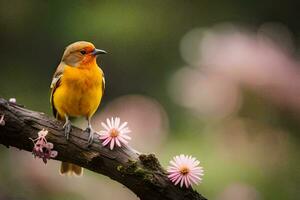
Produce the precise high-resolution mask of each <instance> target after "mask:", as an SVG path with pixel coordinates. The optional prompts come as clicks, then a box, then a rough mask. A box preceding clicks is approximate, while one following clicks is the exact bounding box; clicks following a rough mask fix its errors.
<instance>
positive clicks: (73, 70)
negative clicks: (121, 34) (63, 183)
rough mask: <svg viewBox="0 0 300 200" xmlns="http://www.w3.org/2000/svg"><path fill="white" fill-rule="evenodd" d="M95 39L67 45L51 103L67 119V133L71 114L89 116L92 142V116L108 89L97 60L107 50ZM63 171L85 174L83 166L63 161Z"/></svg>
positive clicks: (61, 116) (61, 171) (62, 118)
mask: <svg viewBox="0 0 300 200" xmlns="http://www.w3.org/2000/svg"><path fill="white" fill-rule="evenodd" d="M106 53H107V52H106V51H104V50H100V49H97V48H95V46H94V45H93V44H92V43H91V42H86V41H78V42H74V43H72V44H70V45H68V46H67V47H66V48H65V51H64V53H63V56H62V59H61V61H60V63H59V65H58V67H57V69H56V71H55V73H54V75H53V78H52V82H51V86H50V90H51V94H50V104H51V107H52V111H53V115H54V117H55V118H56V119H58V120H61V121H64V125H63V128H64V134H65V137H66V139H67V140H69V138H70V132H71V129H72V124H71V121H70V119H69V118H70V117H85V119H86V120H87V128H86V129H85V132H87V133H88V134H89V137H88V146H90V145H91V144H92V143H93V135H94V130H93V128H92V125H91V118H92V116H93V115H94V114H95V112H96V111H97V109H98V107H99V105H100V102H101V99H102V96H103V94H104V90H105V78H104V73H103V71H102V69H101V68H100V67H99V66H98V64H97V60H96V59H97V57H98V56H99V55H100V54H106ZM60 173H61V174H62V175H64V174H71V175H78V176H80V175H82V173H83V170H82V168H81V167H80V166H77V165H75V164H71V163H67V162H62V163H61V167H60Z"/></svg>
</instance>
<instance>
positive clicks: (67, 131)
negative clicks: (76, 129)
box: [63, 121, 72, 140]
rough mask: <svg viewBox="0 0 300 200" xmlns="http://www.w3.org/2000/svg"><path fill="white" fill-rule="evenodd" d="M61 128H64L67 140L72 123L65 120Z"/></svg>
mask: <svg viewBox="0 0 300 200" xmlns="http://www.w3.org/2000/svg"><path fill="white" fill-rule="evenodd" d="M63 128H64V129H65V137H66V138H67V140H69V137H70V132H71V130H72V124H71V122H69V121H67V122H66V123H65V124H64V126H63Z"/></svg>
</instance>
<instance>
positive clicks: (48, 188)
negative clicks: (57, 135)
mask: <svg viewBox="0 0 300 200" xmlns="http://www.w3.org/2000/svg"><path fill="white" fill-rule="evenodd" d="M292 2H293V1H258V0H254V1H246V0H240V1H237V0H230V1H207V0H199V1H171V0H165V1H92V0H89V1H37V0H36V1H33V0H29V1H23V0H10V1H3V0H1V1H0V27H1V30H0V41H1V48H0V58H1V59H0V60H1V65H0V96H1V97H4V98H7V99H8V98H11V97H15V98H16V99H17V102H18V103H20V104H23V105H26V107H28V108H30V109H34V110H38V111H42V112H45V113H48V114H51V109H50V105H49V85H50V82H51V79H52V74H53V73H54V71H55V69H56V66H57V64H58V63H59V61H60V58H61V56H62V53H63V50H64V48H65V47H66V46H67V45H68V44H70V43H72V42H74V41H78V40H86V41H90V42H93V43H94V44H95V46H97V47H98V48H100V49H104V50H106V51H107V52H109V54H107V55H104V56H101V57H100V58H99V59H98V63H100V65H101V67H102V69H103V71H104V73H105V76H106V91H105V96H104V99H103V101H102V103H101V107H100V108H99V110H98V113H97V116H96V117H95V118H94V121H93V124H94V126H95V127H97V130H99V129H101V127H100V122H101V121H103V120H104V119H105V118H106V117H111V116H120V117H121V120H123V121H128V122H129V127H130V129H131V130H132V131H133V133H132V135H133V140H132V142H131V144H132V146H133V147H135V148H137V149H138V150H139V151H141V152H154V153H155V154H157V155H158V157H159V159H160V160H161V162H162V164H163V165H164V166H167V165H168V162H169V160H170V159H171V158H172V157H173V156H175V155H177V154H180V153H184V154H188V155H190V154H191V155H193V156H195V157H197V158H198V159H199V160H200V161H201V165H202V166H203V167H204V170H205V176H204V180H203V182H202V183H201V184H199V185H198V186H195V189H197V190H198V191H199V192H201V193H202V194H203V195H204V196H205V197H207V198H208V199H222V200H223V199H225V200H226V199H244V200H258V199H273V200H277V199H278V200H282V199H289V200H292V199H295V200H296V199H298V197H299V195H300V190H299V184H300V181H299V180H300V170H299V165H300V159H299V158H300V148H299V143H300V141H299V128H300V124H299V121H300V118H299V117H300V68H299V67H300V63H299V61H298V60H299V57H298V54H299V50H298V49H299V48H298V47H299V46H298V43H299V36H300V26H299V17H300V16H299V7H297V6H296V5H295V4H294V3H292ZM76 123H78V125H79V126H81V125H82V124H81V122H80V121H77V122H76ZM0 155H1V165H0V199H41V198H42V199H75V200H76V199H99V198H101V199H117V198H119V199H137V197H136V196H135V195H134V194H133V193H131V192H130V191H129V190H127V189H126V188H124V187H123V186H121V185H120V184H118V183H116V182H114V181H112V180H110V179H109V178H107V177H104V176H101V175H99V174H94V173H92V172H88V171H87V170H86V171H85V176H84V177H82V178H70V177H61V176H60V175H59V174H58V166H59V163H58V162H56V161H50V162H49V163H48V164H47V165H46V166H45V165H44V164H43V163H42V161H40V160H35V159H33V158H32V155H31V154H30V153H28V152H22V151H21V152H20V151H19V150H15V149H7V148H5V147H3V146H1V147H0Z"/></svg>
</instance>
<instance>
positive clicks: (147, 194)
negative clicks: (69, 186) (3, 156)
mask: <svg viewBox="0 0 300 200" xmlns="http://www.w3.org/2000/svg"><path fill="white" fill-rule="evenodd" d="M1 115H4V120H5V125H3V126H0V143H1V144H3V145H5V146H7V147H10V146H13V147H16V148H19V149H22V150H26V151H29V152H31V151H32V148H33V143H32V141H31V140H30V139H29V138H36V137H37V132H38V131H39V130H41V129H43V128H44V129H47V130H48V131H49V134H48V135H47V140H48V141H49V142H52V143H53V144H54V148H55V150H56V151H58V152H59V153H58V156H57V157H56V158H55V159H56V160H60V161H64V162H69V163H73V164H76V165H79V166H82V167H84V168H86V169H89V170H91V171H94V172H96V173H99V174H103V175H106V176H108V177H110V178H111V179H113V180H115V181H118V182H119V183H121V184H123V185H125V186H126V187H127V188H129V189H130V190H131V191H133V192H134V193H135V194H136V195H137V196H138V197H139V198H140V199H142V200H162V199H166V200H179V199H186V200H192V199H193V200H205V199H206V198H204V197H203V196H201V195H200V194H199V193H197V192H196V191H194V190H193V189H191V188H188V189H187V188H180V187H178V186H174V185H173V184H172V183H171V182H170V181H169V180H168V178H167V176H166V171H165V170H164V169H163V168H162V166H161V165H160V164H159V161H158V160H157V158H156V157H155V155H153V154H150V155H145V154H140V153H138V152H137V151H136V150H134V149H132V148H131V147H129V146H125V147H122V148H115V149H114V150H113V151H111V150H109V149H108V148H106V147H103V146H102V145H101V143H100V141H98V140H96V139H95V140H94V142H93V144H92V146H91V147H87V139H88V134H87V133H85V132H83V130H81V129H79V128H76V127H72V132H71V134H70V139H69V140H68V141H67V140H66V138H65V137H64V131H63V127H62V126H63V123H62V122H60V121H57V120H56V119H53V118H50V117H48V116H46V115H45V114H43V113H40V112H35V111H32V110H28V109H26V108H24V107H22V106H19V105H17V104H14V103H9V102H8V101H6V100H5V99H2V98H0V116H1Z"/></svg>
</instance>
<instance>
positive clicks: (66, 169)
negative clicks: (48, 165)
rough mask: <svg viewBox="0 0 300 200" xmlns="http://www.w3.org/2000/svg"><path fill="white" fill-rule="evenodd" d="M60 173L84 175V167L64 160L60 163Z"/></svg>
mask: <svg viewBox="0 0 300 200" xmlns="http://www.w3.org/2000/svg"><path fill="white" fill-rule="evenodd" d="M60 174H61V175H65V174H66V175H75V176H82V174H83V169H82V167H80V166H78V165H74V164H71V163H67V162H62V163H61V165H60Z"/></svg>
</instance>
